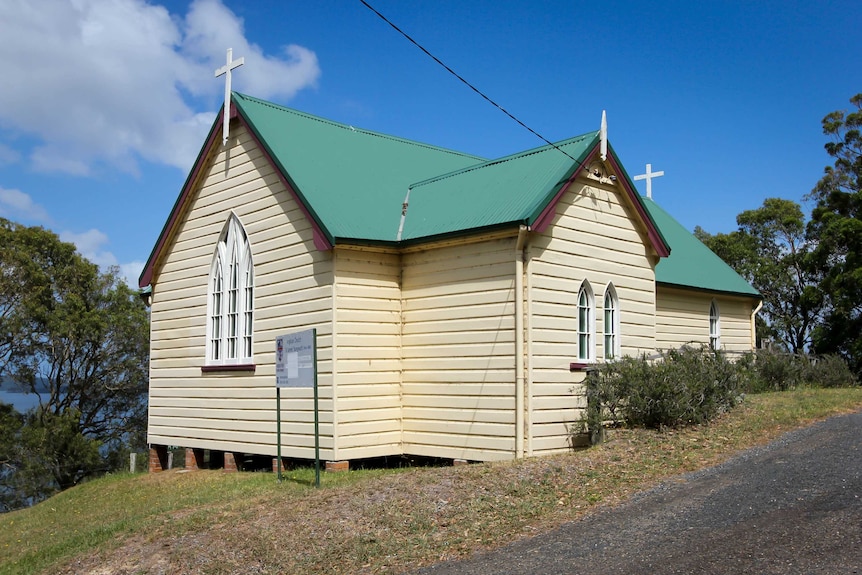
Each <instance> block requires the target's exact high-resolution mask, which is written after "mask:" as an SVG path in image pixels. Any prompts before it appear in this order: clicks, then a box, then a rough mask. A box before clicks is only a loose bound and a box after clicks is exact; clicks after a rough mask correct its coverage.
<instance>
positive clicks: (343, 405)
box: [335, 247, 401, 459]
mask: <svg viewBox="0 0 862 575" xmlns="http://www.w3.org/2000/svg"><path fill="white" fill-rule="evenodd" d="M400 282H401V258H400V256H399V255H397V254H393V253H385V252H376V251H370V250H359V249H349V248H341V247H337V248H336V256H335V294H336V295H335V301H336V307H335V325H336V326H337V327H336V329H337V334H336V340H337V342H338V352H337V360H336V374H337V375H336V379H337V385H338V389H337V397H338V400H337V402H338V403H337V419H338V433H337V447H338V450H337V452H336V453H337V456H338V457H339V458H341V459H344V458H346V457H351V458H363V457H378V456H381V455H395V454H400V453H401V369H400V367H401V366H400V364H401V284H400ZM358 400H361V403H357V401H358Z"/></svg>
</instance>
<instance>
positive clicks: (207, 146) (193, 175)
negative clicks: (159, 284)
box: [138, 104, 237, 288]
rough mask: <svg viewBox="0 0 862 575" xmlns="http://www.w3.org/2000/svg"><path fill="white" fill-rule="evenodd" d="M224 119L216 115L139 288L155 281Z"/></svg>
mask: <svg viewBox="0 0 862 575" xmlns="http://www.w3.org/2000/svg"><path fill="white" fill-rule="evenodd" d="M222 109H224V108H222ZM219 112H221V110H219ZM236 113H237V112H236V107H235V106H234V105H233V104H231V107H230V115H231V117H234V116H235V115H236ZM222 118H223V114H221V113H219V114H218V115H216V121H215V122H214V123H213V126H212V128H210V133H209V135H208V136H207V139H206V142H204V145H203V147H202V148H201V151H200V153H199V154H198V157H197V159H196V160H195V164H194V166H192V171H191V172H190V173H189V177H188V178H186V183H185V184H183V189H182V191H181V192H180V195H179V197H178V198H177V201H176V202H175V203H174V208H173V209H172V210H171V215H170V216H168V220H167V221H166V222H165V225H164V227H163V228H162V233H161V234H160V235H159V239H158V241H157V242H156V245H155V247H154V248H153V251H152V253H150V257H149V259H148V260H147V265H146V266H144V271H143V272H141V276H140V278H138V287H141V288H145V287H147V286H148V285H150V283H152V281H153V273H154V271H155V269H154V268H155V265H156V260H158V259H159V256H160V255H161V253H162V250H163V249H164V248H165V245H166V244H167V242H168V238H169V237H170V235H171V231H172V230H173V229H174V226H175V225H176V223H177V220H178V219H179V216H180V212H182V209H183V207H184V206H185V205H186V201H187V200H188V197H189V195H190V194H191V192H192V189H193V187H194V186H193V184H194V183H195V182H196V181H197V179H198V176H199V175H200V172H201V169H203V165H204V159H205V158H206V157H207V156H209V153H210V150H212V147H213V144H214V143H215V142H218V141H219V138H218V136H219V135H220V134H221V130H220V129H219V128H221V125H222V123H223V122H222Z"/></svg>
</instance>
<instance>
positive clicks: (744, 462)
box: [417, 412, 862, 575]
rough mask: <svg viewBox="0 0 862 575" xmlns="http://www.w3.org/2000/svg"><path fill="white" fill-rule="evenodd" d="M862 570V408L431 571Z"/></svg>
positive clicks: (597, 574) (476, 574) (538, 574)
mask: <svg viewBox="0 0 862 575" xmlns="http://www.w3.org/2000/svg"><path fill="white" fill-rule="evenodd" d="M468 573H469V574H470V575H490V574H495V575H496V574H507V575H515V574H530V575H543V574H548V575H550V574H563V573H571V574H575V573H583V574H589V575H603V574H611V573H613V574H626V575H630V574H639V573H648V574H654V575H662V574H671V573H685V574H689V573H710V574H725V573H726V574H731V573H733V574H735V575H736V574H740V573H758V574H760V573H764V574H766V573H775V574H782V575H785V574H790V575H793V574H824V575H825V574H829V575H835V574H854V573H857V574H860V573H862V412H859V413H855V414H851V415H845V416H840V417H834V418H831V419H829V420H826V421H824V422H821V423H818V424H816V425H814V426H812V427H809V428H807V429H803V430H799V431H794V432H792V433H788V434H787V435H784V436H783V437H781V438H780V439H778V440H777V441H775V442H773V443H770V444H769V445H766V446H764V447H760V448H756V449H752V450H749V451H746V452H743V453H742V454H740V455H738V456H736V457H735V458H733V459H731V460H730V461H728V462H726V463H724V464H722V465H719V466H717V467H713V468H710V469H706V470H703V471H699V472H697V473H692V474H688V475H682V476H679V477H677V478H675V479H673V480H670V481H667V482H665V483H663V484H662V485H660V486H659V487H657V488H655V489H652V490H650V491H646V492H643V493H641V494H639V495H637V496H635V497H634V498H633V499H631V500H630V501H628V502H627V503H625V504H623V505H621V506H618V507H615V508H612V509H607V510H604V511H601V512H599V513H597V514H595V515H592V516H590V517H588V518H585V519H583V520H581V521H577V522H575V523H571V524H568V525H565V526H563V527H562V528H560V529H558V530H556V531H553V532H551V533H547V534H545V535H541V536H538V537H535V538H532V539H527V540H524V541H520V542H518V543H515V544H512V545H509V546H508V547H504V548H502V549H499V550H497V551H494V552H492V553H488V554H484V555H478V556H475V557H473V558H471V559H468V560H466V561H460V562H449V563H440V564H437V565H433V566H431V567H428V568H425V569H422V570H420V571H418V572H417V574H422V575H456V574H468Z"/></svg>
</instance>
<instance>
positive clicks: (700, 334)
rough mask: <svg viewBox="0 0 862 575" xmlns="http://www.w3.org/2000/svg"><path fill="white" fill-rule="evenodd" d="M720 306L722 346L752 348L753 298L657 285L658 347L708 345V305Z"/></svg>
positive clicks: (731, 348) (732, 349) (726, 347)
mask: <svg viewBox="0 0 862 575" xmlns="http://www.w3.org/2000/svg"><path fill="white" fill-rule="evenodd" d="M713 300H715V302H716V303H717V304H718V308H719V319H720V338H721V339H720V341H721V347H722V349H725V350H727V351H732V352H743V351H751V349H752V343H751V312H752V310H753V306H754V305H756V304H755V302H754V300H750V299H746V298H740V297H732V296H723V295H713V294H709V293H705V292H698V291H687V290H681V289H672V288H667V287H664V286H659V288H658V297H657V302H656V340H657V346H658V348H659V349H663V350H667V349H676V348H678V347H681V346H683V345H687V344H703V345H708V344H709V305H710V303H711V302H712V301H713Z"/></svg>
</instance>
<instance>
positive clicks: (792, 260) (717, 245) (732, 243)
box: [695, 198, 823, 353]
mask: <svg viewBox="0 0 862 575" xmlns="http://www.w3.org/2000/svg"><path fill="white" fill-rule="evenodd" d="M736 223H737V225H738V229H737V230H736V231H733V232H730V233H729V234H715V235H710V234H708V233H707V232H705V231H703V230H702V229H701V228H697V229H696V230H695V235H696V236H697V237H698V239H700V240H701V241H702V242H703V243H705V244H706V245H707V247H709V248H710V249H711V250H712V251H713V252H715V253H716V254H717V255H718V256H719V257H720V258H722V259H723V260H724V261H725V262H727V263H728V264H729V265H730V266H731V267H732V268H734V269H735V270H736V271H737V273H739V274H740V275H741V276H742V277H744V278H745V279H746V280H747V281H748V282H749V283H750V284H751V285H752V286H753V287H754V288H755V289H757V291H759V292H760V293H761V295H763V309H762V311H761V312H760V314H759V316H758V319H759V322H758V325H757V329H758V335H759V336H760V337H770V338H774V339H775V340H777V341H778V342H780V343H781V344H782V345H783V346H784V347H786V348H787V349H788V350H790V351H791V352H793V353H802V352H804V351H805V350H806V349H807V348H808V347H809V345H810V344H811V338H812V332H813V330H814V327H815V326H816V325H817V324H818V322H819V320H820V317H821V313H822V308H823V297H822V294H821V291H820V289H819V287H818V284H819V281H820V278H819V273H818V270H817V269H816V268H815V267H814V266H813V265H812V255H811V247H810V246H811V244H810V243H809V242H808V239H807V237H806V223H805V217H804V216H803V214H802V209H801V208H800V206H799V205H798V204H797V203H795V202H793V201H791V200H785V199H781V198H767V199H766V200H764V202H763V205H762V206H761V207H759V208H757V209H754V210H747V211H744V212H742V213H741V214H739V216H737V218H736Z"/></svg>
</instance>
